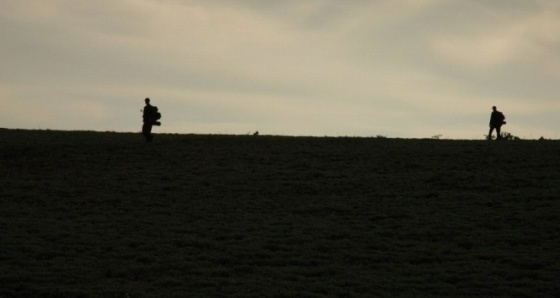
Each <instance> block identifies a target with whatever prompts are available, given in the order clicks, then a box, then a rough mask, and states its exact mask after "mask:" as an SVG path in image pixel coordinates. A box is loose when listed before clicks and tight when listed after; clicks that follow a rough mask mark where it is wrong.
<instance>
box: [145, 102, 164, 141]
mask: <svg viewBox="0 0 560 298" xmlns="http://www.w3.org/2000/svg"><path fill="white" fill-rule="evenodd" d="M144 102H145V103H146V106H145V107H144V110H143V113H142V120H143V122H144V124H143V125H142V134H143V135H144V137H145V138H146V142H151V141H152V140H153V138H154V136H153V135H152V126H153V125H157V126H160V125H161V122H159V121H157V120H158V119H159V118H161V114H160V113H159V112H158V108H157V107H154V106H152V105H151V104H150V99H149V98H148V97H146V99H145V100H144Z"/></svg>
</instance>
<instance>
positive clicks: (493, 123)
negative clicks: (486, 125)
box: [488, 106, 506, 140]
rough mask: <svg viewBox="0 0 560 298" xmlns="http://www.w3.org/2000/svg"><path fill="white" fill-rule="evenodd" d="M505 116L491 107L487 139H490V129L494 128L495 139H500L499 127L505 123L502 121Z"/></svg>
mask: <svg viewBox="0 0 560 298" xmlns="http://www.w3.org/2000/svg"><path fill="white" fill-rule="evenodd" d="M505 119H506V117H505V116H504V114H502V112H500V111H498V110H497V109H496V107H495V106H493V107H492V114H491V115H490V132H488V140H491V139H492V131H494V129H495V130H496V140H500V139H502V135H501V129H502V125H504V124H506V122H505V121H504V120H505Z"/></svg>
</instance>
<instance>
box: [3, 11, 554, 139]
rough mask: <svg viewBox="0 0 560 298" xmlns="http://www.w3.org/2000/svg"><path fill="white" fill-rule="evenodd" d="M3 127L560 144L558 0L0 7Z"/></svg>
mask: <svg viewBox="0 0 560 298" xmlns="http://www.w3.org/2000/svg"><path fill="white" fill-rule="evenodd" d="M0 40H1V42H0V104H1V106H2V109H0V127H3V128H11V129H18V128H20V129H51V130H93V131H116V132H140V130H141V125H142V118H141V115H142V114H141V109H142V108H143V106H144V98H146V97H149V98H150V99H151V102H152V104H153V105H155V106H157V107H158V108H159V110H160V112H161V113H162V119H161V122H162V126H161V127H155V128H154V133H180V134H183V133H185V134H188V133H195V134H251V133H253V132H255V131H259V133H260V134H263V135H294V136H363V137H376V136H384V137H390V138H392V137H394V138H432V137H440V138H443V139H483V138H484V136H485V135H486V134H487V133H488V122H489V119H490V113H491V111H492V106H497V107H498V110H500V111H502V112H503V113H504V114H505V116H506V121H507V124H506V125H505V126H504V127H503V128H502V130H503V131H507V132H509V133H511V134H513V135H515V136H519V137H521V138H523V139H536V138H540V137H541V136H542V137H545V138H550V139H560V120H559V117H558V116H559V115H560V100H559V98H558V96H559V95H560V1H557V0H532V1H531V0H493V1H487V0H469V1H462V0H456V1H453V0H371V1H367V0H349V1H340V0H277V1H260V0H237V1H234V0H192V1H190V0H117V1H115V0H96V1H88V0H26V1H21V0H0Z"/></svg>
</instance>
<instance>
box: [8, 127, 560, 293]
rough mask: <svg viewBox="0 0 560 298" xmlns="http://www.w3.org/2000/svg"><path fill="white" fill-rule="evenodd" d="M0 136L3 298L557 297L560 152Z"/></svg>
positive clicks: (343, 141)
mask: <svg viewBox="0 0 560 298" xmlns="http://www.w3.org/2000/svg"><path fill="white" fill-rule="evenodd" d="M0 138H1V143H0V182H1V183H2V187H1V188H0V197H1V200H0V237H1V240H0V297H6V298H7V297H324V296H331V297H360V296H362V297H374V296H382V297H446V296H447V297H554V296H555V297H559V296H560V283H559V280H560V240H559V238H558V233H559V228H560V170H559V165H560V141H501V142H497V141H459V140H413V139H390V138H327V137H324V138H312V137H278V136H258V137H254V136H224V135H172V134H165V135H156V138H155V139H154V142H153V143H149V144H146V143H144V141H143V138H142V136H141V135H140V134H139V133H138V134H132V133H109V132H106V133H98V132H61V131H32V130H7V129H0Z"/></svg>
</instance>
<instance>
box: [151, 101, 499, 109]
mask: <svg viewBox="0 0 560 298" xmlns="http://www.w3.org/2000/svg"><path fill="white" fill-rule="evenodd" d="M148 100H149V99H148ZM492 110H493V111H496V106H493V107H492Z"/></svg>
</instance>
